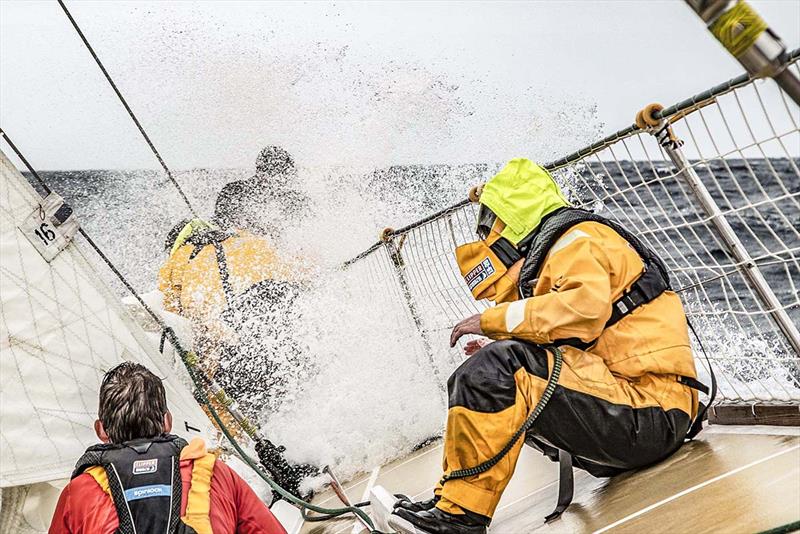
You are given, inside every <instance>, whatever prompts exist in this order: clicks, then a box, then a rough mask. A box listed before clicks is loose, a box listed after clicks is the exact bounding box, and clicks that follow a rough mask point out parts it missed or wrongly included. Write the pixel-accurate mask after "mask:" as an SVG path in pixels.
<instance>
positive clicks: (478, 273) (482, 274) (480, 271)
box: [464, 257, 494, 291]
mask: <svg viewBox="0 0 800 534" xmlns="http://www.w3.org/2000/svg"><path fill="white" fill-rule="evenodd" d="M493 274H494V265H492V262H491V260H489V258H488V257H487V258H486V259H484V260H483V261H482V262H480V263H479V264H478V265H476V266H475V268H474V269H472V270H471V271H470V272H468V273H467V274H465V275H464V280H465V281H466V282H467V285H468V286H469V290H470V291H472V290H473V289H475V286H477V285H478V284H480V283H481V282H483V281H484V280H486V279H487V278H489V277H490V276H492V275H493Z"/></svg>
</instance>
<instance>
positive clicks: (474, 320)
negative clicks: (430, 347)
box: [450, 313, 483, 347]
mask: <svg viewBox="0 0 800 534" xmlns="http://www.w3.org/2000/svg"><path fill="white" fill-rule="evenodd" d="M464 334H483V330H481V314H480V313H476V314H475V315H473V316H471V317H467V318H466V319H462V320H461V321H459V323H458V324H457V325H456V326H455V327H453V331H452V332H451V333H450V346H451V347H455V346H456V342H457V341H458V340H459V339H461V336H463V335H464Z"/></svg>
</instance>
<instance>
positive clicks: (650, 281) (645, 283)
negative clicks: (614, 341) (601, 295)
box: [605, 260, 669, 328]
mask: <svg viewBox="0 0 800 534" xmlns="http://www.w3.org/2000/svg"><path fill="white" fill-rule="evenodd" d="M668 289H669V284H668V283H667V281H666V280H664V277H663V276H662V274H661V272H660V271H659V270H658V269H652V268H649V266H648V265H647V261H646V260H645V267H644V272H643V273H642V275H641V276H640V277H639V278H638V279H637V280H636V281H635V282H634V283H633V285H631V287H630V289H629V290H628V291H626V292H625V293H624V294H623V295H622V296H621V297H620V298H618V299H617V300H616V301H614V304H613V305H612V306H611V317H610V318H609V320H608V322H607V323H606V326H605V328H608V327H609V326H611V325H613V324H616V323H618V322H619V321H621V320H622V318H623V317H625V316H626V315H628V314H630V313H631V312H633V310H635V309H636V308H638V307H639V306H642V305H644V304H647V303H648V302H651V301H653V300H655V299H656V297H658V296H659V295H661V294H662V293H663V292H664V291H667V290H668Z"/></svg>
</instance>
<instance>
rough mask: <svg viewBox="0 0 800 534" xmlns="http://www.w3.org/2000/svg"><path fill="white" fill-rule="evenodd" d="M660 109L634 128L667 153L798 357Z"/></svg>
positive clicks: (759, 277)
mask: <svg viewBox="0 0 800 534" xmlns="http://www.w3.org/2000/svg"><path fill="white" fill-rule="evenodd" d="M662 109H663V108H662V107H661V106H660V105H659V104H650V105H649V106H647V107H646V108H644V109H643V110H642V111H640V112H639V114H638V115H637V116H636V124H637V126H639V128H641V129H643V130H646V131H648V132H649V133H651V134H652V135H653V136H655V137H656V138H657V139H658V142H659V144H660V145H661V147H662V148H663V149H664V151H665V152H666V153H667V155H668V156H669V159H670V160H671V161H672V163H673V165H675V167H676V168H677V169H678V173H679V174H680V176H681V177H682V178H683V179H684V181H685V182H686V183H687V184H688V186H689V188H690V189H691V190H692V193H693V194H694V196H695V198H696V199H697V201H698V203H699V204H700V206H701V207H702V209H703V211H704V212H705V214H706V215H707V216H708V217H709V219H710V220H711V223H712V224H713V225H714V228H715V229H716V230H717V233H718V234H719V236H720V237H721V238H722V241H723V242H724V243H725V245H726V246H727V248H728V251H729V252H730V254H731V256H733V258H734V259H735V260H736V261H737V262H738V263H740V264H741V272H742V274H744V276H745V278H746V279H747V281H748V283H749V284H750V286H751V287H752V288H753V289H755V291H756V294H757V295H758V297H759V299H760V300H761V302H762V304H763V305H764V308H765V309H766V311H767V312H768V313H769V315H770V317H771V318H772V320H773V321H774V322H775V324H776V325H777V326H778V328H780V330H781V332H782V333H783V335H784V337H786V340H787V341H788V342H789V345H790V346H791V347H792V348H793V349H794V351H795V353H797V354H798V355H800V332H798V330H797V327H796V326H795V324H794V323H793V322H792V320H791V318H790V317H789V314H788V313H786V310H785V309H784V308H783V306H782V305H781V303H780V301H779V300H778V297H777V296H775V293H774V292H773V291H772V288H771V287H770V285H769V283H768V282H767V280H766V279H765V278H764V275H763V274H762V273H761V271H760V270H759V268H758V266H757V265H756V263H755V262H754V261H753V258H752V257H751V256H750V253H749V252H748V251H747V249H746V248H745V246H744V244H743V243H742V242H741V240H740V239H739V237H738V236H737V235H736V232H734V230H733V228H732V227H731V225H730V223H729V222H728V219H726V218H725V214H723V213H722V210H721V209H720V207H719V205H718V204H717V202H716V201H715V200H714V197H712V196H711V193H709V192H708V189H707V188H706V186H705V185H704V184H703V182H702V180H700V177H699V176H698V175H697V172H695V170H694V168H693V167H692V166H691V165H690V164H689V161H688V160H687V159H686V156H685V155H684V154H683V152H682V151H681V149H680V147H681V146H682V145H683V142H682V141H680V140H679V139H677V138H676V137H675V136H674V134H673V133H672V128H671V127H670V124H669V121H667V120H666V119H665V118H658V119H657V118H655V116H654V115H655V114H657V113H660V112H661V110H662Z"/></svg>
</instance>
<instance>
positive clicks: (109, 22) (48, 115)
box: [0, 0, 800, 169]
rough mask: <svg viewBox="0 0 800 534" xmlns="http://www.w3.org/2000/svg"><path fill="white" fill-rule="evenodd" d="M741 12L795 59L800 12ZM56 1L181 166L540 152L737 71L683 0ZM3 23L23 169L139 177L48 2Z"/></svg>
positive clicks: (136, 143)
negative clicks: (264, 159) (276, 154)
mask: <svg viewBox="0 0 800 534" xmlns="http://www.w3.org/2000/svg"><path fill="white" fill-rule="evenodd" d="M751 3H752V5H754V7H755V8H756V9H757V10H758V11H759V12H760V13H761V14H762V16H763V17H764V18H765V19H766V20H767V21H768V22H769V23H770V24H771V25H772V26H773V28H774V29H775V30H776V31H777V32H778V33H779V35H781V36H782V38H783V40H784V42H785V43H786V44H787V46H788V47H789V48H790V49H793V48H796V47H798V46H800V2H799V1H797V0H752V2H751ZM67 4H68V6H69V8H70V9H71V10H72V13H73V16H74V17H75V18H76V19H77V21H78V22H79V24H80V25H81V26H82V28H83V31H84V32H85V34H86V35H87V37H88V39H89V40H90V42H92V44H93V45H94V47H95V49H96V50H97V52H98V54H99V55H100V57H101V59H102V60H103V61H104V63H105V65H106V67H107V68H108V70H109V71H110V72H111V74H112V76H113V77H114V78H115V80H116V81H117V83H118V84H119V86H120V89H121V90H122V92H123V93H124V94H125V95H126V97H127V98H128V100H129V102H130V103H131V105H132V107H133V108H134V110H135V111H136V112H137V113H138V115H139V117H140V120H141V121H142V123H143V124H144V126H145V128H146V129H147V130H148V132H149V133H150V135H151V137H152V139H153V141H154V142H155V144H156V146H158V147H159V148H160V150H161V151H162V153H163V155H164V158H165V159H166V160H167V162H168V163H169V164H170V165H171V166H173V167H175V168H178V169H180V168H193V167H250V166H251V165H252V161H253V159H254V156H255V154H256V153H257V151H258V149H259V147H261V146H263V145H265V144H273V143H278V144H283V145H285V146H286V147H287V148H289V149H290V150H292V151H293V152H294V153H295V154H296V156H297V159H298V160H299V161H300V162H301V164H306V165H313V164H325V165H328V164H343V165H387V164H392V163H460V162H474V161H501V160H504V159H506V158H509V157H513V156H517V155H522V154H524V155H528V156H531V157H537V158H539V159H545V158H548V157H553V156H557V155H561V154H563V153H565V152H567V151H570V150H573V149H576V148H579V147H580V146H582V145H583V144H585V143H587V142H591V141H593V140H596V139H597V138H599V137H600V136H601V135H604V134H608V133H611V132H613V131H615V130H617V129H620V128H622V127H625V126H626V125H628V124H630V123H631V122H632V118H633V116H634V114H635V112H636V110H637V109H639V108H641V107H642V106H643V105H644V104H647V103H649V102H651V101H659V102H662V103H665V104H670V103H673V102H676V101H678V100H680V99H682V98H684V97H687V96H689V95H691V94H693V93H696V92H699V91H701V90H704V89H706V88H708V87H710V86H712V85H714V84H716V83H718V82H721V81H723V80H726V79H728V78H731V77H733V76H736V75H738V74H740V73H741V72H742V69H741V67H740V66H739V64H738V63H737V62H736V61H735V60H734V59H732V58H731V57H730V56H729V55H728V53H727V52H726V51H725V50H724V49H723V48H722V47H721V46H720V45H719V44H718V43H717V42H716V41H715V40H714V38H713V37H712V36H711V35H710V34H709V33H708V32H707V31H706V29H705V28H704V26H703V25H702V23H701V21H700V20H699V18H698V17H697V16H696V15H695V14H694V13H693V12H692V11H691V10H690V9H689V8H688V7H687V6H686V5H685V3H684V2H682V1H680V0H648V1H645V0H640V1H588V0H586V1H557V0H554V1H546V2H545V1H539V2H484V3H478V2H473V3H459V2H424V3H423V2H367V3H347V2H336V3H323V2H297V3H283V2H269V3H266V2H264V3H259V2H210V1H207V2H107V1H105V2H98V1H80V2H78V1H75V0H72V1H68V2H67ZM0 29H1V30H2V31H1V32H0V125H2V127H3V128H4V129H5V130H6V131H7V132H8V133H9V135H11V137H12V139H14V140H15V142H16V143H17V144H18V145H19V146H20V148H21V149H22V150H23V151H24V152H25V153H26V154H27V155H28V157H29V159H30V160H31V161H32V163H33V164H34V165H35V166H36V167H38V168H41V169H86V168H114V169H125V168H154V167H155V166H156V161H155V159H154V158H153V156H152V155H151V154H150V153H149V151H148V149H147V147H146V145H145V144H144V141H143V140H142V139H141V138H140V137H139V134H138V132H137V131H136V130H135V127H134V126H133V124H132V122H131V121H130V119H129V118H128V117H127V115H126V113H125V112H124V110H123V108H122V107H121V105H120V104H119V103H118V102H117V100H116V97H115V96H114V94H113V92H112V91H111V89H110V87H109V86H108V85H107V83H106V82H105V80H104V79H103V78H102V75H101V74H100V72H99V70H98V68H97V66H96V65H95V64H94V63H93V61H92V59H91V57H90V56H89V54H88V53H87V51H86V50H85V49H84V47H83V45H82V43H81V42H80V41H79V39H78V37H77V35H76V34H75V32H74V30H73V29H72V28H71V26H70V25H69V23H68V21H67V20H66V18H65V16H64V14H63V13H62V11H61V9H60V8H59V7H58V4H57V3H56V2H55V0H52V1H51V0H48V1H43V2H40V1H26V2H21V1H12V0H1V1H0ZM4 150H5V151H6V152H8V150H6V149H5V148H4Z"/></svg>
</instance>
